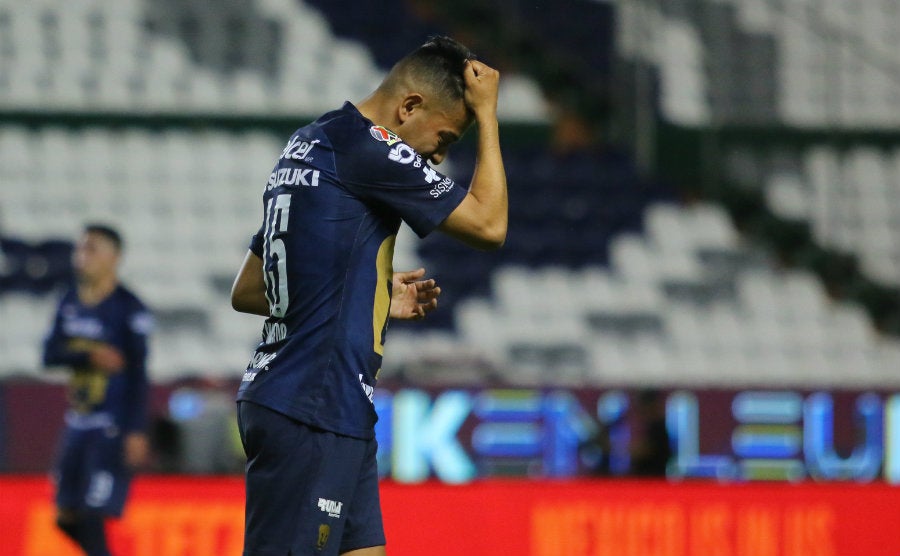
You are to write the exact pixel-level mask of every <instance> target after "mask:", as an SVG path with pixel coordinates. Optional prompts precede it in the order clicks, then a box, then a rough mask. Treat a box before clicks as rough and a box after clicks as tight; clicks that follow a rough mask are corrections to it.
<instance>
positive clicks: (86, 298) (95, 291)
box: [77, 275, 119, 305]
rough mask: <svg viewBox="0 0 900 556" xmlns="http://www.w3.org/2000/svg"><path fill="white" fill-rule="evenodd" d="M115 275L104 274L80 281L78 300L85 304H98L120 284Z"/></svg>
mask: <svg viewBox="0 0 900 556" xmlns="http://www.w3.org/2000/svg"><path fill="white" fill-rule="evenodd" d="M118 283H119V282H118V278H116V276H115V275H112V276H103V277H101V278H95V279H92V280H87V279H82V280H79V281H78V288H77V291H78V300H79V301H81V302H82V303H83V304H85V305H97V304H99V303H100V302H101V301H103V300H104V299H106V298H107V297H109V295H110V294H111V293H112V292H113V290H115V289H116V286H117V285H118Z"/></svg>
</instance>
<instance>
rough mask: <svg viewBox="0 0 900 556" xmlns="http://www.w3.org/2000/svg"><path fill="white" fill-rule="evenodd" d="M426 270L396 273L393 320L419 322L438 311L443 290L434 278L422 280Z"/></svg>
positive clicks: (393, 289)
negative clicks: (418, 320) (439, 298)
mask: <svg viewBox="0 0 900 556" xmlns="http://www.w3.org/2000/svg"><path fill="white" fill-rule="evenodd" d="M424 276H425V269H424V268H419V269H416V270H410V271H406V272H395V273H394V276H393V285H392V295H391V312H390V315H391V318H395V319H403V320H417V319H423V318H425V315H427V314H428V313H430V312H431V311H433V310H435V309H437V300H438V297H439V296H440V295H441V288H440V287H439V286H438V285H437V283H436V282H435V281H434V279H433V278H429V279H424V280H423V279H422V278H423V277H424Z"/></svg>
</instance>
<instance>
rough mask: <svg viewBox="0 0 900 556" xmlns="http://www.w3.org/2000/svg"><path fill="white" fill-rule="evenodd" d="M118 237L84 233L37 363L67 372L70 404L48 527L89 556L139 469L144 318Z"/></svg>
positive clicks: (97, 229)
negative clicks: (122, 265) (122, 271)
mask: <svg viewBox="0 0 900 556" xmlns="http://www.w3.org/2000/svg"><path fill="white" fill-rule="evenodd" d="M121 253H122V239H121V236H120V235H119V233H118V232H117V231H116V230H114V229H112V228H110V227H107V226H104V225H99V224H89V225H87V226H86V227H85V228H84V232H83V233H82V235H81V237H80V239H79V240H78V242H77V244H76V246H75V252H74V254H73V264H74V266H75V273H76V278H77V283H76V284H75V287H73V288H72V289H71V290H70V291H68V292H66V293H65V295H64V296H63V297H62V299H61V300H60V302H59V307H58V308H57V311H56V316H55V318H54V321H53V328H52V329H51V330H50V333H49V334H48V336H47V338H46V340H45V343H44V364H45V365H46V366H48V367H66V368H67V369H68V370H69V372H70V373H71V376H70V379H69V393H68V395H69V404H70V407H69V409H68V411H67V412H66V417H65V422H66V427H65V430H64V432H63V437H62V443H61V451H60V455H59V460H58V461H57V464H56V467H55V469H54V479H55V482H56V506H57V512H58V513H57V525H58V526H59V528H60V529H62V531H63V532H64V533H65V534H66V535H68V536H69V537H70V538H71V539H72V540H74V541H75V542H76V543H77V544H78V545H79V546H80V547H81V548H82V549H83V550H84V552H85V553H86V554H87V555H88V556H104V555H108V554H109V549H108V547H107V542H106V533H105V527H104V522H105V519H106V518H107V517H110V516H115V517H118V516H120V515H121V513H122V508H123V507H124V505H125V498H126V495H127V493H128V487H129V483H130V481H131V476H132V472H133V471H134V469H136V468H138V467H140V466H141V465H143V464H144V463H145V462H146V459H147V456H148V451H149V447H148V441H147V436H146V434H145V432H144V431H145V426H146V419H147V415H146V414H147V390H148V383H147V373H146V359H147V335H148V333H149V331H150V328H151V327H152V317H151V316H150V313H149V312H148V310H147V308H146V307H145V306H144V304H143V303H142V302H141V301H140V300H139V299H138V298H137V297H136V296H135V295H134V294H133V293H132V292H131V291H129V290H128V289H127V288H125V287H124V286H123V285H122V284H120V283H119V277H118V267H119V261H120V258H121Z"/></svg>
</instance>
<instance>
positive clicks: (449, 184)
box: [428, 178, 453, 199]
mask: <svg viewBox="0 0 900 556" xmlns="http://www.w3.org/2000/svg"><path fill="white" fill-rule="evenodd" d="M451 189H453V180H451V179H450V178H444V179H443V180H442V181H441V182H440V183H438V184H437V185H435V186H434V187H432V188H431V191H429V192H428V194H429V195H431V196H432V197H434V198H435V199H437V198H438V197H440V196H441V195H443V194H444V193H446V192H448V191H450V190H451Z"/></svg>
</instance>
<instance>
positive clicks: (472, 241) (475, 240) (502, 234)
mask: <svg viewBox="0 0 900 556" xmlns="http://www.w3.org/2000/svg"><path fill="white" fill-rule="evenodd" d="M466 243H468V244H469V245H470V246H472V247H474V248H476V249H480V250H481V251H495V250H497V249H500V248H501V247H503V244H504V243H506V226H505V225H503V226H500V225H497V226H493V227H489V228H488V227H486V228H483V229H481V230H479V231H478V233H477V234H475V235H473V236H470V237H469V238H468V241H466Z"/></svg>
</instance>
